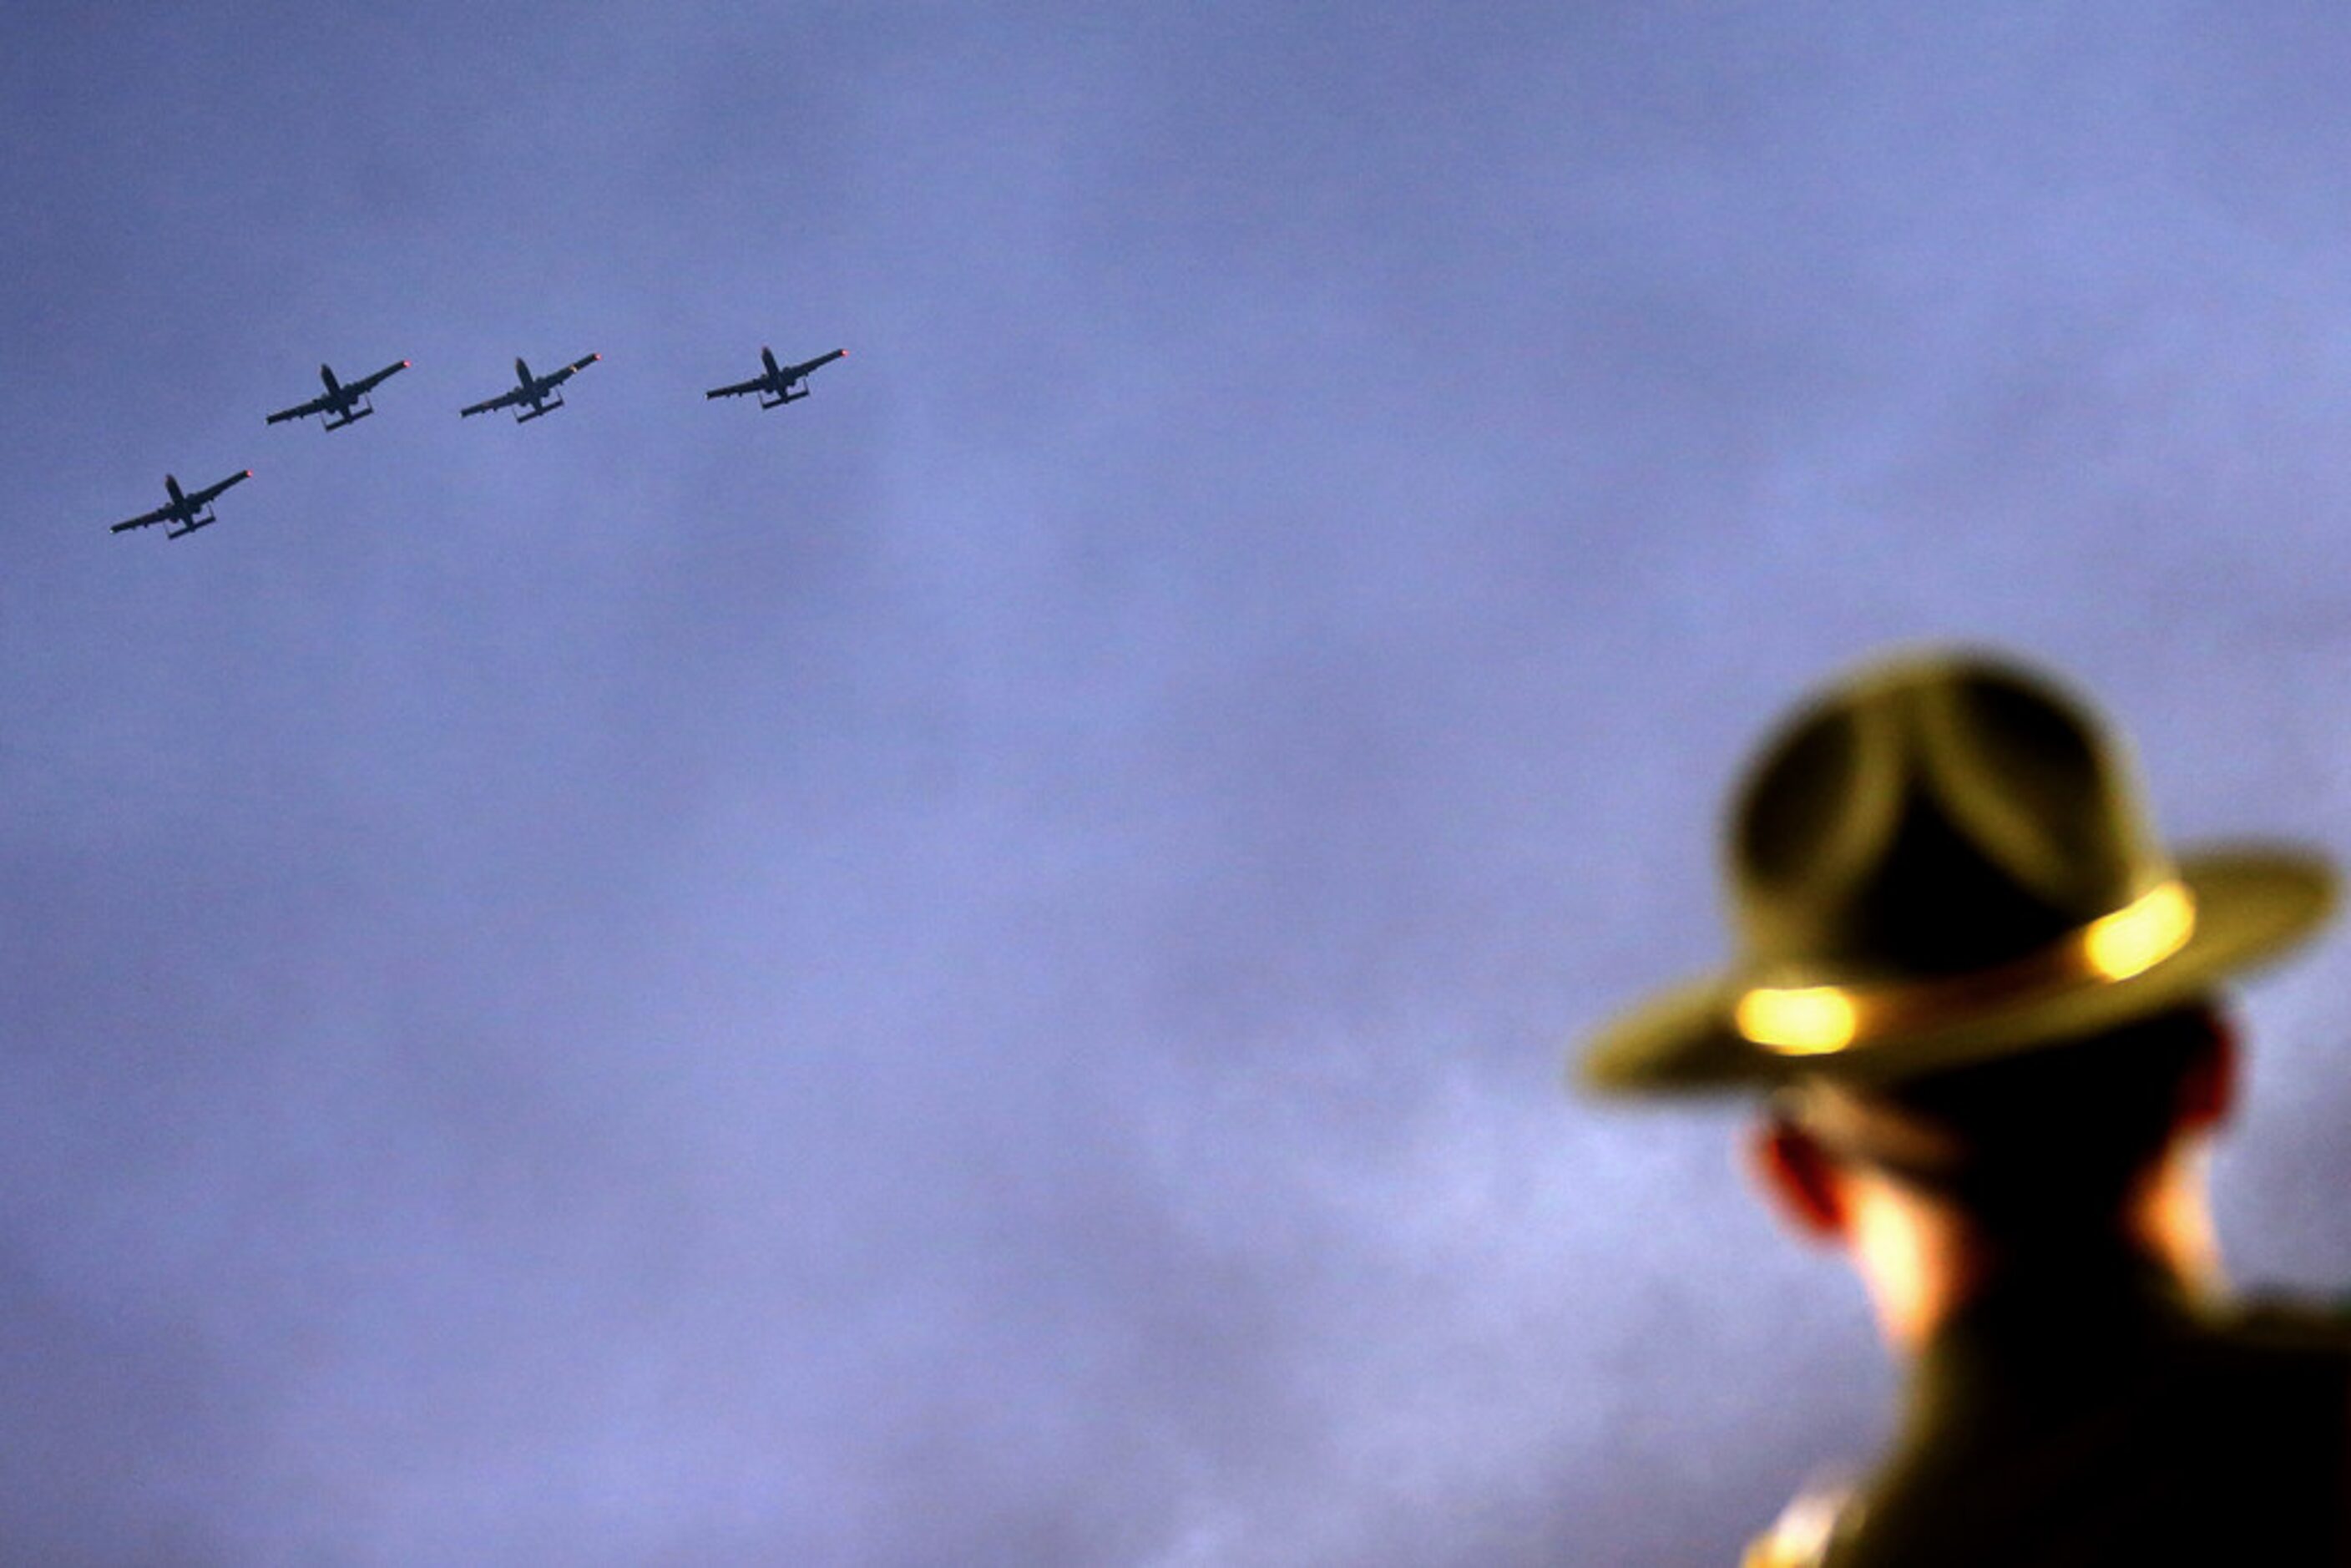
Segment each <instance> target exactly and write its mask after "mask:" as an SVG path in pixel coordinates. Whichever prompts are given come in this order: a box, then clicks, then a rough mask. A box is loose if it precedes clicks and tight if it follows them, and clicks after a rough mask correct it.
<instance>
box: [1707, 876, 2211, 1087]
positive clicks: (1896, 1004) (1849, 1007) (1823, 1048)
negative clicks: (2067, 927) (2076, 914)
mask: <svg viewBox="0 0 2351 1568" xmlns="http://www.w3.org/2000/svg"><path fill="white" fill-rule="evenodd" d="M2195 929H2196V900H2195V898H2194V897H2193V896H2192V895H2191V894H2189V891H2188V889H2187V888H2185V887H2184V886H2182V885H2181V884H2180V883H2179V881H2178V880H2177V879H2174V880H2172V881H2168V882H2165V883H2159V884H2158V885H2157V886H2156V887H2154V888H2152V889H2150V890H2149V891H2147V893H2144V894H2140V895H2139V896H2138V897H2137V898H2135V899H2133V900H2132V901H2131V902H2130V903H2128V904H2125V905H2124V906H2123V907H2122V908H2120V909H2117V910H2116V911H2115V912H2114V913H2113V914H2112V915H2101V916H2100V917H2099V918H2097V919H2095V920H2093V921H2091V922H2090V923H2089V924H2088V925H2085V926H2083V927H2081V928H2080V929H2079V930H2077V931H2074V932H2073V933H2072V934H2070V935H2069V936H2065V937H2064V938H2062V939H2060V940H2059V941H2056V942H2053V943H2052V944H2051V945H2050V946H2046V947H2043V948H2042V949H2041V950H2040V951H2039V952H2037V953H2029V954H2027V955H2025V956H2023V957H2022V958H2019V959H2016V960H2014V961H2013V962H2011V963H2007V964H2002V965H2000V966H1998V967H1994V968H1991V969H1984V970H1980V971H1979V972H1977V973H1975V974H1972V975H1961V976H1956V977H1952V978H1949V979H1936V980H1915V981H1905V982H1902V983H1899V984H1895V985H1885V986H1792V987H1780V986H1757V987H1754V988H1751V989H1750V990H1749V991H1747V992H1746V993H1745V994H1744V995H1742V996H1741V997H1740V998H1739V1001H1738V1004H1737V1006H1735V1007H1734V1008H1733V1009H1731V1019H1732V1022H1733V1023H1734V1024H1735V1025H1736V1026H1737V1028H1738V1030H1739V1032H1740V1034H1742V1035H1745V1036H1746V1037H1747V1038H1748V1039H1749V1040H1752V1041H1754V1042H1755V1043H1756V1044H1757V1045H1760V1046H1761V1047H1763V1048H1764V1049H1765V1050H1766V1051H1777V1052H1779V1053H1780V1054H1781V1055H1782V1056H1826V1055H1829V1054H1831V1053H1833V1052H1835V1051H1845V1050H1848V1049H1851V1048H1853V1047H1855V1046H1863V1045H1867V1044H1869V1043H1870V1042H1872V1041H1873V1040H1882V1039H1884V1038H1886V1036H1888V1035H1891V1034H1896V1033H1906V1034H1907V1033H1916V1032H1917V1031H1918V1030H1922V1029H1931V1028H1933V1027H1935V1026H1937V1025H1938V1024H1942V1023H1948V1022H1949V1021H1951V1020H1953V1019H1957V1018H1959V1017H1960V1016H1963V1015H1965V1014H1967V1013H1969V1012H1974V1011H1980V1010H1981V1009H1986V1008H1991V1007H1996V1006H1999V1005H2001V1004H2003V1003H2009V1002H2018V1001H2024V1000H2027V999H2030V998H2032V997H2034V996H2036V995H2038V994H2041V993H2043V992H2046V991H2051V990H2055V989H2060V988H2065V987H2069V986H2073V985H2078V984H2080V983H2081V982H2083V981H2085V980H2087V981H2096V982H2105V983H2112V982H2114V981H2116V980H2126V979H2129V978H2130V977H2132V976H2133V975H2137V974H2141V973H2143V972H2145V971H2146V970H2148V969H2151V968H2153V967H2155V966H2156V965H2158V964H2159V963H2161V962H2163V960H2164V959H2166V958H2168V957H2170V956H2172V955H2173V954H2174V953H2177V952H2179V949H2180V948H2181V947H2183V946H2187V943H2188V938H2189V935H2190V934H2191V933H2192V932H2193V931H2194V930H2195Z"/></svg>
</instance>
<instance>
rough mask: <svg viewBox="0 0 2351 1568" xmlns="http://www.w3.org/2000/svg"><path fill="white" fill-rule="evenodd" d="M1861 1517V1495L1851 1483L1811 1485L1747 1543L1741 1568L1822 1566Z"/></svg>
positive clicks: (1740, 1561) (1814, 1567)
mask: <svg viewBox="0 0 2351 1568" xmlns="http://www.w3.org/2000/svg"><path fill="white" fill-rule="evenodd" d="M1860 1517H1861V1495H1860V1493H1859V1491H1858V1490H1855V1487H1854V1486H1853V1485H1852V1484H1851V1483H1850V1482H1844V1481H1839V1482H1835V1483H1824V1484H1819V1485H1814V1486H1808V1487H1806V1488H1805V1489H1804V1490H1802V1491H1800V1492H1798V1493H1797V1494H1796V1495H1795V1496H1794V1497H1793V1498H1792V1499H1790V1500H1789V1502H1788V1506H1787V1507H1785V1508H1783V1509H1782V1510H1781V1511H1780V1517H1779V1518H1778V1519H1775V1520H1773V1521H1771V1528H1770V1529H1769V1530H1766V1531H1764V1532H1763V1533H1762V1534H1761V1535H1759V1536H1757V1537H1755V1539H1754V1540H1752V1541H1750V1542H1748V1543H1747V1551H1746V1552H1745V1554H1744V1555H1742V1556H1741V1557H1740V1559H1739V1568H1819V1565H1820V1564H1822V1563H1826V1562H1827V1561H1828V1555H1829V1548H1830V1547H1831V1546H1833V1545H1834V1544H1835V1543H1836V1542H1837V1540H1838V1539H1839V1538H1840V1537H1842V1536H1844V1535H1846V1534H1848V1533H1849V1532H1850V1531H1852V1529H1853V1527H1854V1525H1855V1523H1856V1522H1858V1521H1859V1520H1860Z"/></svg>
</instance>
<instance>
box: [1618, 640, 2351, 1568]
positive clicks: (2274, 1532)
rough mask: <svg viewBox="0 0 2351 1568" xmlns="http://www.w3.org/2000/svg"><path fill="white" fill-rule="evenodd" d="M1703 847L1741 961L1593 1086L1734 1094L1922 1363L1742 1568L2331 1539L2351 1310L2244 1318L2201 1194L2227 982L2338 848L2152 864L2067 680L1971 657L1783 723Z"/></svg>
mask: <svg viewBox="0 0 2351 1568" xmlns="http://www.w3.org/2000/svg"><path fill="white" fill-rule="evenodd" d="M1728 852H1729V873H1730V882H1731V893H1732V902H1733V904H1734V908H1735V915H1736V920H1737V925H1738V928H1739V934H1740V938H1741V940H1742V946H1743V951H1742V952H1741V954H1740V956H1739V958H1738V959H1737V960H1736V962H1735V963H1734V964H1733V965H1732V967H1730V968H1729V971H1728V972H1727V973H1725V974H1723V975H1721V976H1719V977H1715V978H1711V979H1708V980H1705V981H1702V982H1699V983H1698V984H1695V985H1691V986H1688V987H1687V988H1682V989H1680V990H1677V991H1676V992H1674V993H1672V994H1670V995H1667V996H1665V997H1662V998H1656V999H1655V1000H1653V1001H1652V1002H1650V1003H1649V1004H1648V1005H1647V1006H1646V1007H1643V1008H1641V1009H1638V1010H1636V1011H1635V1012H1633V1013H1631V1014H1629V1015H1627V1016H1625V1018H1623V1019H1619V1020H1618V1021H1616V1022H1615V1023H1614V1024H1613V1025H1611V1026H1610V1027H1609V1028H1608V1029H1606V1030H1604V1031H1603V1032H1602V1033H1601V1035H1600V1036H1599V1038H1598V1039H1597V1040H1595V1041H1594V1042H1593V1043H1592V1045H1591V1046H1590V1047H1589V1049H1588V1051H1587V1052H1586V1054H1585V1055H1584V1057H1583V1080H1584V1082H1585V1084H1586V1086H1587V1087H1588V1088H1590V1089H1593V1090H1595V1091H1599V1092H1612V1093H1628V1094H1629V1093H1655V1094H1683V1093H1699V1092H1722V1091H1741V1090H1744V1091H1749V1092H1753V1093H1755V1094H1757V1095H1758V1096H1759V1097H1760V1098H1761V1101H1762V1108H1761V1114H1760V1115H1759V1116H1758V1117H1757V1119H1756V1122H1755V1124H1754V1126H1753V1128H1752V1132H1751V1137H1750V1151H1749V1152H1750V1155H1751V1160H1750V1164H1751V1167H1752V1174H1753V1176H1754V1177H1755V1180H1756V1183H1757V1185H1758V1186H1760V1187H1761V1189H1762V1191H1763V1194H1764V1196H1765V1197H1766V1198H1767V1199H1769V1201H1770V1203H1771V1207H1773V1208H1774V1209H1775V1210H1776V1211H1777V1212H1778V1214H1779V1215H1780V1216H1781V1217H1782V1218H1783V1219H1784V1220H1785V1221H1786V1222H1787V1224H1789V1225H1790V1226H1791V1227H1792V1228H1794V1229H1795V1230H1796V1231H1798V1232H1799V1233H1801V1234H1802V1235H1804V1236H1807V1237H1810V1238H1813V1239H1818V1240H1820V1241H1823V1242H1825V1243H1828V1244H1829V1245H1832V1246H1834V1247H1836V1248H1838V1249H1841V1250H1843V1251H1844V1253H1845V1254H1846V1255H1847V1256H1848V1258H1849V1259H1850V1260H1851V1262H1852V1264H1853V1267H1854V1269H1855V1271H1856V1272H1857V1273H1858V1274H1859V1275H1860V1276H1861V1279H1862V1281H1863V1283H1864V1284H1865V1286H1866V1288H1867V1290H1868V1292H1869V1295H1870V1298H1871V1301H1872V1303H1873V1305H1874V1306H1875V1308H1876V1316H1877V1320H1878V1323H1879V1326H1880V1328H1881V1330H1882V1332H1883V1334H1884V1336H1885V1338H1886V1341H1887V1343H1888V1344H1889V1345H1890V1346H1891V1347H1893V1348H1894V1349H1895V1350H1896V1352H1897V1353H1898V1354H1901V1355H1903V1356H1904V1357H1906V1358H1907V1361H1908V1367H1907V1399H1906V1410H1905V1413H1904V1416H1903V1419H1902V1422H1901V1424H1900V1426H1899V1428H1898V1436H1897V1437H1896V1441H1895V1443H1894V1445H1893V1448H1892V1451H1891V1452H1890V1454H1889V1455H1888V1456H1887V1457H1886V1458H1885V1459H1884V1460H1883V1461H1882V1462H1881V1464H1880V1465H1879V1467H1878V1468H1877V1469H1876V1472H1875V1473H1874V1474H1873V1475H1872V1476H1871V1477H1870V1478H1869V1479H1867V1480H1866V1481H1865V1483H1863V1484H1862V1485H1861V1486H1860V1487H1859V1488H1857V1489H1854V1490H1847V1491H1845V1492H1844V1493H1842V1494H1823V1495H1814V1496H1808V1497H1802V1498H1799V1499H1798V1500H1797V1501H1796V1502H1795V1503H1794V1504H1792V1505H1791V1507H1790V1509H1789V1511H1788V1512H1787V1513H1785V1514H1783V1515H1782V1519H1781V1521H1780V1522H1779V1524H1777V1525H1776V1526H1774V1527H1773V1528H1772V1530H1771V1531H1769V1532H1767V1533H1766V1534H1765V1535H1764V1536H1762V1537H1761V1538H1759V1539H1758V1540H1757V1541H1756V1542H1754V1543H1753V1544H1752V1545H1751V1546H1750V1548H1749V1550H1748V1552H1747V1555H1746V1558H1745V1562H1746V1563H1747V1564H1748V1565H1749V1568H1768V1565H1774V1564H1795V1563H1823V1564H1830V1565H1833V1568H1861V1565H1864V1564H1890V1563H1899V1564H1904V1565H1905V1568H1924V1565H1931V1564H1939V1563H1953V1564H1957V1563H1966V1564H1970V1565H1977V1568H1981V1565H1985V1564H1999V1565H2002V1568H2021V1565H2030V1564H2059V1563H2063V1564H2085V1563H2134V1564H2145V1563H2276V1564H2288V1563H2351V1441H2346V1436H2347V1435H2351V1320H2346V1319H2345V1318H2342V1317H2339V1316H2329V1315H2327V1314H2325V1313H2324V1312H2314V1311H2310V1310H2302V1309H2293V1308H2286V1307H2274V1306H2273V1307H2248V1306H2244V1305H2235V1304H2231V1302H2230V1301H2228V1300H2227V1298H2226V1296H2225V1294H2224V1287H2223V1283H2222V1281H2221V1278H2220V1257H2219V1249H2218V1246H2217V1243H2216V1241H2215V1239H2214V1236H2213V1229H2212V1220H2211V1210H2210V1202H2209V1198H2208V1193H2207V1184H2206V1151H2207V1147H2208V1145H2209V1143H2210V1137H2211V1135H2212V1134H2214V1133H2215V1132H2216V1131H2217V1130H2218V1129H2219V1127H2220V1124H2222V1123H2223V1122H2224V1121H2225V1120H2226V1118H2227V1116H2228V1113H2229V1110H2230V1102H2231V1093H2232V1090H2233V1085H2234V1082H2235V1074H2236V1047H2235V1043H2234V1040H2232V1038H2231V1032H2230V1029H2229V1025H2228V1023H2227V1021H2226V1019H2225V1018H2224V1016H2223V1015H2222V1013H2221V1011H2220V1008H2219V1005H2218V1002H2217V1000H2216V991H2215V988H2216V987H2217V986H2218V984H2219V983H2220V980H2221V978H2222V977H2223V976H2225V975H2228V974H2229V973H2231V972H2232V971H2235V970H2238V969H2241V968H2243V967H2248V966H2250V965H2252V964H2254V963H2256V962H2259V961H2261V960H2263V959H2267V958H2270V957H2273V956H2277V955H2278V954H2280V953H2282V952H2283V950H2284V949H2285V948H2286V947H2288V946H2291V945H2293V944H2294V943H2295V942H2297V941H2299V940H2301V939H2302V938H2304V937H2305V936H2309V935H2310V934H2311V933H2312V932H2313V931H2314V929H2316V927H2317V926H2318V925H2320V924H2321V923H2322V922H2323V921H2324V919H2325V916H2326V915H2327V913H2328V910H2329V907H2330V905H2331V904H2332V901H2333V885H2334V878H2333V874H2332V873H2331V871H2330V869H2329V867H2328V866H2327V864H2326V863H2325V861H2324V860H2323V859H2321V858H2320V857H2318V856H2316V855H2314V854H2312V853H2309V852H2302V851H2296V850H2291V849H2283V848H2275V847H2252V846H2240V847H2231V848H2227V849H2214V850H2209V851H2205V852H2183V853H2182V854H2180V855H2179V856H2178V857H2177V858H2176V859H2175V858H2173V857H2172V856H2170V855H2168V853H2167V852H2165V851H2164V849H2163V848H2162V846H2161V845H2159V844H2158V842H2157V841H2155V840H2154V838H2153V836H2152V834H2151V832H2150V831H2149V830H2148V828H2147V824H2146V822H2145V821H2144V819H2143V816H2142V813H2141V811H2140V809H2139V807H2138V805H2137V800H2136V799H2135V796H2134V790H2133V787H2132V783H2131V779H2130V778H2129V776H2128V770H2127V768H2126V764H2125V762H2124V759H2123V758H2122V757H2121V756H2120V753H2119V751H2118V748H2117V747H2116V744H2115V743H2114V742H2113V741H2111V740H2110V739H2109V738H2108V737H2107V736H2106V735H2105V733H2104V732H2103V730H2102V728H2101V727H2100V725H2099V723H2098V721H2097V719H2096V718H2095V716H2094V715H2093V714H2092V713H2091V712H2090V711H2089V710H2088V709H2087V707H2086V706H2085V705H2084V704H2082V703H2081V702H2080V701H2079V700H2078V699H2076V698H2074V697H2073V696H2071V695H2068V694H2067V693H2066V692H2065V691H2064V689H2063V688H2062V687H2060V686H2058V685H2055V684H2053V682H2052V681H2050V680H2049V679H2048V678H2046V677H2045V676H2043V675H2040V674H2035V673H2033V672H2032V671H2029V670H2027V669H2024V668H2022V667H2019V666H2017V665H2015V664H2011V663H2008V662H2006V661H2004V660H2000V659H1995V658H1991V657H1988V656H1985V655H1980V654H1975V653H1924V654H1915V655H1909V656H1906V657H1903V658H1900V659H1897V660H1893V661H1889V662H1886V663H1882V664H1877V665H1875V666H1873V667H1871V668H1868V669H1866V670H1864V671H1862V672H1861V673H1859V674H1856V675H1855V676H1853V677H1852V678H1850V679H1848V680H1846V681H1845V682H1844V683H1842V684H1840V685H1836V686H1834V688H1832V689H1830V690H1828V691H1827V692H1826V693H1824V694H1823V695H1821V696H1820V697H1819V698H1818V699H1817V700H1815V701H1814V702H1813V703H1812V704H1811V705H1810V706H1806V707H1804V708H1803V709H1802V710H1801V711H1800V712H1798V713H1797V714H1796V715H1795V716H1794V717H1793V718H1792V720H1791V721H1790V722H1789V723H1788V724H1787V725H1786V726H1785V727H1783V728H1782V730H1780V731H1779V733H1778V734H1777V735H1776V736H1775V737H1773V738H1772V739H1771V741H1770V743H1769V744H1768V745H1767V746H1766V747H1765V748H1764V749H1763V751H1762V753H1761V757H1760V758H1759V759H1758V760H1757V761H1756V763H1755V764H1754V765H1753V767H1752V768H1751V770H1750V773H1749V774H1748V776H1747V778H1746V779H1745V781H1744V784H1743V786H1742V788H1741V789H1740V792H1739V795H1738V797H1737V800H1736V802H1735V805H1734V808H1733V812H1732V817H1731V821H1730V825H1729V845H1728Z"/></svg>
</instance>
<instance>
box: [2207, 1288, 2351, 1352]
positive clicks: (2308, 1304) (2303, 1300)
mask: <svg viewBox="0 0 2351 1568" xmlns="http://www.w3.org/2000/svg"><path fill="white" fill-rule="evenodd" d="M2220 1322H2221V1323H2222V1324H2223V1325H2224V1326H2225V1327H2227V1328H2228V1329H2230V1330H2231V1331H2233V1332H2234V1333H2238V1334H2240V1335H2242V1336H2244V1337H2246V1338H2249V1339H2254V1340H2261V1341H2266V1342H2270V1343H2304V1344H2307V1345H2310V1346H2312V1347H2313V1348H2316V1347H2319V1346H2329V1347H2332V1346H2344V1347H2351V1294H2336V1295H2333V1296H2309V1295H2300V1296H2286V1295H2259V1296H2252V1297H2249V1298H2247V1299H2246V1300H2245V1301H2241V1302H2240V1303H2239V1304H2237V1305H2236V1306H2235V1307H2233V1308H2231V1310H2230V1311H2228V1312H2225V1313H2223V1314H2222V1315H2221V1317H2220Z"/></svg>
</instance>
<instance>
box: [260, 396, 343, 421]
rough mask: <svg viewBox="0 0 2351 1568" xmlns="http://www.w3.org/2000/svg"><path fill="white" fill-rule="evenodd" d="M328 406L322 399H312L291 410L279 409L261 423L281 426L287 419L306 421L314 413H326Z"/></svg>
mask: <svg viewBox="0 0 2351 1568" xmlns="http://www.w3.org/2000/svg"><path fill="white" fill-rule="evenodd" d="M329 406H330V405H329V403H328V402H327V400H326V399H325V398H324V397H314V398H312V399H311V400H310V401H309V402H302V403H296V404H295V405H294V406H293V407H292V408H281V409H279V410H278V411H277V413H273V414H271V415H270V416H269V417H268V418H267V419H265V420H263V421H262V422H261V423H264V424H283V423H286V421H287V420H289V419H308V418H309V417H310V416H311V415H312V414H314V413H326V412H327V410H328V408H329Z"/></svg>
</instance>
